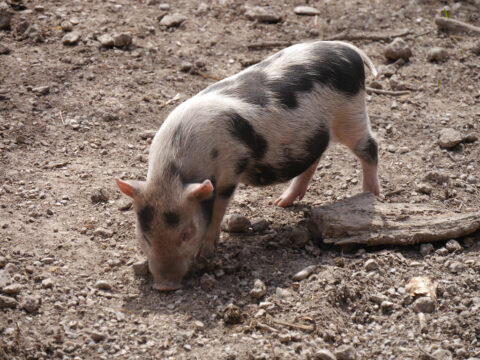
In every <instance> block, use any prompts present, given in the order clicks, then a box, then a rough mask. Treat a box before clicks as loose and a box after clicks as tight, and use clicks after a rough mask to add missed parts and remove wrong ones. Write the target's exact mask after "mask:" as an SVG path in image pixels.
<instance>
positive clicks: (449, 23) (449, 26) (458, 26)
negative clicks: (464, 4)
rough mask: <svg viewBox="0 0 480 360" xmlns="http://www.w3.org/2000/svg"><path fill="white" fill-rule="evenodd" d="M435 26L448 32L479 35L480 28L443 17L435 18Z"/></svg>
mask: <svg viewBox="0 0 480 360" xmlns="http://www.w3.org/2000/svg"><path fill="white" fill-rule="evenodd" d="M435 24H437V26H438V27H439V28H440V29H444V30H450V31H459V32H473V33H477V34H480V27H478V26H475V25H471V24H468V23H466V22H463V21H459V20H453V19H448V18H444V17H439V16H437V17H436V18H435Z"/></svg>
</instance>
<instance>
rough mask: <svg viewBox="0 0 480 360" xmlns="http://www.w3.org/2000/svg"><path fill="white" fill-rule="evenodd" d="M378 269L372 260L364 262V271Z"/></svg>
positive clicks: (375, 262)
mask: <svg viewBox="0 0 480 360" xmlns="http://www.w3.org/2000/svg"><path fill="white" fill-rule="evenodd" d="M376 269H378V263H377V261H376V260H374V259H368V260H367V261H365V270H366V271H372V270H376Z"/></svg>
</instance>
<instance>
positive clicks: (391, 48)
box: [385, 38, 412, 60]
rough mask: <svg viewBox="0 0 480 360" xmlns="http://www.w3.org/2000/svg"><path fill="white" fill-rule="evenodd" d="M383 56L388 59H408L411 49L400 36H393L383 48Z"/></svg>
mask: <svg viewBox="0 0 480 360" xmlns="http://www.w3.org/2000/svg"><path fill="white" fill-rule="evenodd" d="M385 56H386V58H387V59H389V60H398V59H404V60H408V59H409V58H410V57H411V56H412V50H411V49H410V47H409V46H408V45H407V43H406V42H405V40H403V39H402V38H395V40H393V41H392V42H391V43H390V44H389V45H388V46H387V47H386V49H385Z"/></svg>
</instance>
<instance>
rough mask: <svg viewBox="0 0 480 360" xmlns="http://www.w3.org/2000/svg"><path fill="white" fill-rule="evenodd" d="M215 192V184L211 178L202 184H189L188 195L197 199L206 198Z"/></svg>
mask: <svg viewBox="0 0 480 360" xmlns="http://www.w3.org/2000/svg"><path fill="white" fill-rule="evenodd" d="M212 193H213V185H212V182H211V181H210V180H208V179H207V180H205V181H204V182H203V183H201V184H190V185H188V186H187V197H188V198H189V199H192V200H193V199H195V200H199V201H202V200H205V199H207V198H208V197H209V196H210V195H211V194H212Z"/></svg>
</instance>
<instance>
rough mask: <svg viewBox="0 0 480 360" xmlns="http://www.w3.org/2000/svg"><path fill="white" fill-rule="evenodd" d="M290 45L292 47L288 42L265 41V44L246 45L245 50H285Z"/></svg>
mask: <svg viewBox="0 0 480 360" xmlns="http://www.w3.org/2000/svg"><path fill="white" fill-rule="evenodd" d="M290 45H292V43H291V42H289V41H267V42H261V43H256V44H248V45H247V48H248V50H262V49H271V48H275V47H279V48H285V47H287V46H290Z"/></svg>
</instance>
